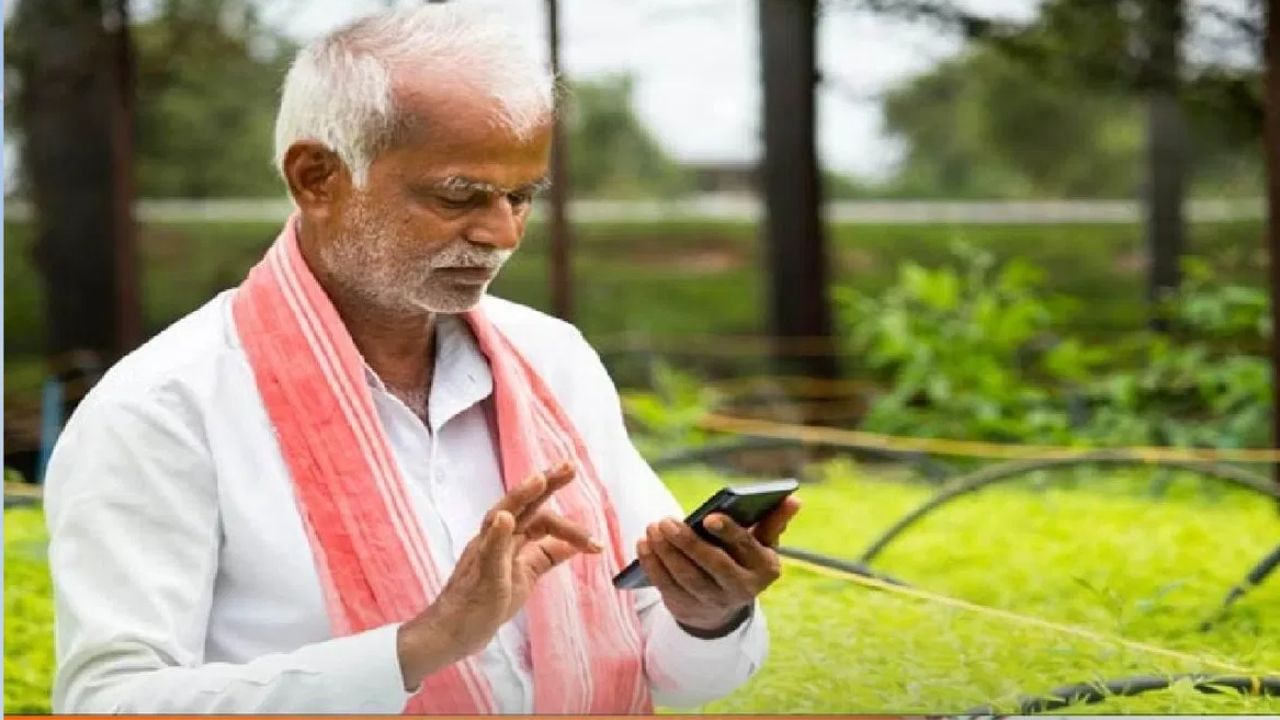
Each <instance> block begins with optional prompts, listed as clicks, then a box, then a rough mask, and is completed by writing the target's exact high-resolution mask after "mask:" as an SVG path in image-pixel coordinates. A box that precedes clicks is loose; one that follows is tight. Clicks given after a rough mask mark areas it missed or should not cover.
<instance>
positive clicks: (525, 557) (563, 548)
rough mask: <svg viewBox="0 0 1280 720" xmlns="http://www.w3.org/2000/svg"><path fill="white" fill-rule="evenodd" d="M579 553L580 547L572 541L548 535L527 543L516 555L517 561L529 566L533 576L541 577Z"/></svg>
mask: <svg viewBox="0 0 1280 720" xmlns="http://www.w3.org/2000/svg"><path fill="white" fill-rule="evenodd" d="M577 554H578V548H576V547H574V546H573V544H572V543H568V542H565V541H564V540H561V539H560V538H557V537H552V536H550V535H548V536H547V537H544V538H542V539H540V540H535V541H533V542H529V543H525V544H524V547H521V548H520V553H519V554H518V555H517V556H516V562H517V563H519V564H521V565H523V566H524V567H526V568H528V570H529V572H531V573H532V574H533V577H535V578H539V577H542V576H543V575H545V574H547V572H548V571H550V570H551V569H552V568H554V567H555V566H557V565H559V564H561V563H563V562H565V561H566V560H568V559H569V558H571V557H573V556H574V555H577Z"/></svg>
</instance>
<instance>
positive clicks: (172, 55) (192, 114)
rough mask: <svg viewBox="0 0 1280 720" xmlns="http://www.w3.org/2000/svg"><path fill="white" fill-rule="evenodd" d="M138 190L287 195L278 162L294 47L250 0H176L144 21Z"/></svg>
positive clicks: (138, 38)
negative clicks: (276, 140)
mask: <svg viewBox="0 0 1280 720" xmlns="http://www.w3.org/2000/svg"><path fill="white" fill-rule="evenodd" d="M133 39H134V45H135V47H136V54H137V85H138V90H137V93H138V119H137V123H138V128H137V137H138V156H137V176H138V194H139V195H140V196H142V197H182V198H207V197H226V196H231V197H244V196H273V195H277V196H278V195H280V194H282V193H283V189H284V188H283V185H282V184H281V182H280V180H279V179H278V178H277V177H276V173H275V171H274V169H273V168H272V166H271V157H272V142H273V129H274V125H275V115H276V104H277V102H278V97H279V88H280V83H281V80H282V78H283V77H284V73H285V70H286V69H287V68H288V63H289V60H290V57H291V54H292V51H293V49H294V48H293V47H292V46H291V45H290V44H289V43H288V42H286V41H284V40H283V38H281V37H280V36H278V35H276V34H275V33H272V32H270V31H269V30H268V29H266V28H265V27H263V25H262V24H261V22H260V21H259V20H258V18H257V12H256V10H255V5H254V4H253V3H252V2H248V0H216V1H215V2H190V1H189V0H168V1H167V2H165V3H163V4H162V7H161V8H160V12H159V13H158V14H157V16H156V17H155V19H153V20H150V21H148V22H146V23H144V24H139V25H135V26H134V28H133Z"/></svg>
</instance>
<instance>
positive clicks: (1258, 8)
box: [850, 0, 1265, 198]
mask: <svg viewBox="0 0 1280 720" xmlns="http://www.w3.org/2000/svg"><path fill="white" fill-rule="evenodd" d="M858 3H859V4H865V5H869V6H871V7H872V9H874V10H877V11H880V12H884V13H888V14H890V15H898V16H905V17H910V18H912V19H926V20H932V21H935V22H941V23H942V24H943V25H944V26H946V27H948V28H951V29H955V30H960V31H961V32H962V33H963V34H964V35H966V36H967V37H968V38H969V39H972V40H975V41H976V42H972V43H970V44H969V45H967V47H966V49H965V50H964V51H963V52H962V53H961V54H960V55H959V56H958V57H957V58H955V59H953V60H950V61H947V62H943V63H940V64H938V65H936V66H935V67H933V68H932V69H930V70H929V71H927V72H925V73H923V74H922V75H920V76H918V77H916V78H915V79H912V80H909V81H907V82H906V83H904V84H902V85H901V86H899V87H897V88H895V89H893V90H892V91H891V92H890V93H889V94H888V96H887V97H886V100H885V121H886V125H887V127H888V129H889V130H890V132H891V133H893V134H894V135H896V136H897V137H899V138H900V139H901V140H903V141H904V143H905V145H906V154H905V158H904V162H903V164H902V166H901V168H900V169H899V174H898V177H897V179H896V180H895V181H894V182H893V183H891V185H890V187H889V188H888V190H890V191H891V192H894V193H901V192H908V193H911V194H916V195H929V196H961V197H978V196H998V197H1044V196H1052V197H1080V196H1087V197H1117V198H1129V197H1133V196H1134V195H1136V194H1138V193H1140V192H1141V190H1142V188H1141V184H1140V182H1141V180H1140V178H1141V176H1140V172H1141V170H1142V168H1143V165H1144V153H1145V144H1144V142H1143V134H1144V129H1145V123H1146V118H1145V113H1144V112H1143V109H1142V108H1143V102H1144V98H1145V96H1146V93H1147V91H1148V90H1149V89H1150V88H1152V87H1155V86H1160V87H1169V88H1170V91H1171V92H1172V93H1174V94H1175V95H1176V97H1177V98H1178V100H1179V101H1180V103H1181V105H1182V109H1183V112H1184V116H1185V119H1186V121H1187V127H1186V130H1187V137H1186V141H1185V146H1186V151H1187V153H1188V156H1189V158H1190V166H1189V167H1190V173H1191V174H1190V175H1189V182H1190V185H1189V191H1190V192H1191V193H1193V194H1203V195H1212V196H1221V195H1224V194H1225V195H1234V196H1243V197H1253V196H1257V195H1259V194H1262V193H1264V192H1265V182H1264V174H1263V173H1264V168H1263V162H1262V160H1263V157H1264V156H1263V153H1262V152H1261V149H1262V115H1263V113H1262V108H1263V87H1262V73H1261V67H1262V63H1261V45H1262V43H1261V41H1260V40H1261V18H1262V3H1261V2H1260V1H1257V0H1253V1H1251V2H1245V3H1236V4H1234V5H1233V6H1232V7H1231V8H1230V9H1228V8H1227V7H1226V6H1209V5H1205V4H1203V3H1201V4H1199V5H1198V6H1197V4H1195V3H1186V2H1182V1H1181V0H1180V1H1179V2H1178V3H1173V2H1170V1H1169V0H1148V1H1147V2H1130V1H1129V0H1046V2H1043V3H1040V4H1039V7H1038V8H1037V9H1038V12H1037V14H1036V16H1035V18H1034V19H1032V20H1029V21H1007V20H1002V19H998V18H994V17H990V16H985V15H983V14H982V13H981V12H975V13H974V14H969V13H966V12H965V11H963V10H961V9H959V8H960V6H959V5H957V4H956V3H952V2H945V1H944V0H858ZM850 4H853V3H850ZM1162 4H1166V5H1169V6H1171V7H1172V6H1176V7H1174V9H1171V10H1170V11H1169V12H1170V13H1172V14H1173V17H1175V18H1176V17H1177V16H1178V14H1179V13H1182V14H1184V21H1183V22H1181V23H1179V22H1178V21H1177V20H1174V22H1173V26H1172V27H1166V28H1165V29H1166V31H1167V32H1173V33H1175V34H1180V35H1182V37H1183V39H1184V40H1185V42H1184V43H1183V45H1184V46H1185V47H1187V48H1189V50H1188V51H1186V52H1185V53H1184V55H1185V57H1184V58H1183V71H1182V72H1174V71H1171V69H1170V68H1167V67H1161V66H1159V65H1158V61H1157V59H1156V58H1155V57H1154V56H1153V54H1152V50H1151V48H1152V47H1154V46H1155V45H1157V44H1158V43H1157V42H1156V40H1155V39H1153V37H1152V33H1153V32H1155V31H1154V30H1153V28H1154V27H1155V26H1154V25H1153V23H1152V20H1151V18H1149V17H1147V16H1146V13H1145V12H1144V8H1148V9H1149V8H1151V7H1156V6H1159V5H1162ZM1162 27H1164V26H1162Z"/></svg>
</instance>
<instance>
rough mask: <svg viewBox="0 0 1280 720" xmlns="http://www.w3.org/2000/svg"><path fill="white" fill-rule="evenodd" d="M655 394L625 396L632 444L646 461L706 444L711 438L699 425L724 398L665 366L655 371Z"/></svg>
mask: <svg viewBox="0 0 1280 720" xmlns="http://www.w3.org/2000/svg"><path fill="white" fill-rule="evenodd" d="M651 376H652V380H651V383H650V384H651V386H652V387H653V390H631V391H626V392H624V393H622V406H623V410H624V411H625V412H626V414H627V418H628V419H629V420H630V422H631V424H632V425H633V426H634V427H632V428H631V430H632V440H633V441H634V442H635V444H636V447H637V449H639V450H640V452H641V454H643V455H645V456H646V457H652V458H656V457H660V456H661V455H663V454H665V453H669V452H675V451H677V450H681V449H685V448H689V447H697V446H699V445H702V444H704V443H705V442H706V441H707V439H708V434H707V433H706V432H705V431H703V430H700V429H699V428H698V421H699V420H701V419H702V418H703V416H705V415H706V414H707V412H709V411H710V410H711V409H712V408H713V407H715V405H716V404H717V403H718V402H719V400H720V396H719V394H718V393H717V392H716V391H715V389H714V388H711V387H709V386H707V385H705V384H704V383H703V382H702V381H701V380H699V379H698V378H697V377H695V376H693V375H690V374H687V373H683V372H680V371H678V370H676V369H675V368H673V367H672V366H671V365H670V364H668V363H665V362H661V361H658V362H655V363H654V364H653V365H652V368H651Z"/></svg>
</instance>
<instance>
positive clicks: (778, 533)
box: [753, 495, 800, 547]
mask: <svg viewBox="0 0 1280 720" xmlns="http://www.w3.org/2000/svg"><path fill="white" fill-rule="evenodd" d="M798 512H800V498H798V497H796V496H795V495H788V496H787V497H786V499H785V500H783V501H782V504H781V505H779V506H778V508H777V509H776V510H774V511H773V512H771V513H769V516H768V517H766V518H765V519H764V520H761V521H760V522H759V523H758V524H757V525H756V527H755V530H754V531H753V534H754V535H755V536H756V539H757V540H759V541H760V543H761V544H762V545H766V546H768V547H774V546H776V545H777V544H778V538H780V537H782V533H783V532H784V531H785V530H786V529H787V523H790V522H791V518H793V517H795V516H796V513H798Z"/></svg>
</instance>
